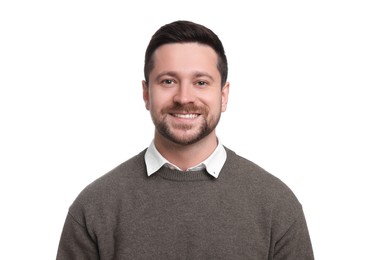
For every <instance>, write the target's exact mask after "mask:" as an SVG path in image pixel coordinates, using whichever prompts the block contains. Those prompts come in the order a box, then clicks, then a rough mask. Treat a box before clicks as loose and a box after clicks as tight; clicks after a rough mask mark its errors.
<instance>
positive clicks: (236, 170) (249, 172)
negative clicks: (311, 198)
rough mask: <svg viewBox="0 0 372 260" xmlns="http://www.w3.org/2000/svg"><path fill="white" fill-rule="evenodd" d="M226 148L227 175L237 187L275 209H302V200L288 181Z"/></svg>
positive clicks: (295, 210)
mask: <svg viewBox="0 0 372 260" xmlns="http://www.w3.org/2000/svg"><path fill="white" fill-rule="evenodd" d="M225 149H226V151H227V160H226V163H225V166H224V170H225V172H226V173H225V175H226V176H229V179H233V180H231V181H233V182H234V183H235V185H236V186H237V187H242V189H243V190H246V191H247V192H248V191H249V193H250V194H249V195H250V196H253V197H256V199H257V200H258V201H261V202H262V203H266V204H267V205H268V206H271V207H272V208H273V209H275V208H279V209H281V210H283V211H291V212H297V211H299V210H301V204H300V202H299V201H298V199H297V197H296V196H295V194H294V193H293V192H292V190H291V189H290V187H288V185H287V184H286V183H284V182H283V181H282V180H281V179H279V178H278V177H276V176H275V175H273V174H271V173H269V172H268V171H266V170H265V169H264V168H262V167H261V166H259V165H257V164H255V163H253V162H252V161H250V160H248V159H246V158H244V157H242V156H240V155H237V154H236V153H235V152H234V151H232V150H230V149H228V148H225Z"/></svg>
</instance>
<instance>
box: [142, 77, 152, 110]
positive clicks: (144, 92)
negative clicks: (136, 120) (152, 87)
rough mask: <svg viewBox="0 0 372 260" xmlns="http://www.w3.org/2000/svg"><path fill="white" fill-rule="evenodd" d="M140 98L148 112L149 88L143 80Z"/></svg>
mask: <svg viewBox="0 0 372 260" xmlns="http://www.w3.org/2000/svg"><path fill="white" fill-rule="evenodd" d="M142 98H143V101H145V107H146V109H147V110H149V109H150V104H149V102H150V101H149V86H148V85H147V82H146V81H145V80H142Z"/></svg>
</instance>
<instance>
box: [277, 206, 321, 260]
mask: <svg viewBox="0 0 372 260" xmlns="http://www.w3.org/2000/svg"><path fill="white" fill-rule="evenodd" d="M273 259H274V260H298V259H301V260H313V259H314V255H313V250H312V245H311V240H310V236H309V232H308V228H307V224H306V220H305V216H304V213H303V211H302V210H301V211H300V212H299V215H298V216H297V218H296V220H295V221H294V222H293V224H292V225H291V226H290V227H289V229H288V230H287V232H285V234H284V235H283V237H282V238H281V239H280V240H278V241H277V243H276V244H275V249H274V257H273Z"/></svg>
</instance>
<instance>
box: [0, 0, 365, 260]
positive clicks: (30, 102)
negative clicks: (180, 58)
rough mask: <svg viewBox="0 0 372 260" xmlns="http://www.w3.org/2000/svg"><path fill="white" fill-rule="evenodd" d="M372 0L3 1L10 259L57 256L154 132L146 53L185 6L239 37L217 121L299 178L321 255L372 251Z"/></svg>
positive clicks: (283, 173) (3, 194)
mask: <svg viewBox="0 0 372 260" xmlns="http://www.w3.org/2000/svg"><path fill="white" fill-rule="evenodd" d="M243 3H244V4H243ZM369 3H370V1H358V0H353V1H329V0H322V1H317V0H315V1H314V0H312V1H254V2H253V1H240V2H239V3H236V2H235V1H228V2H226V1H220V2H218V1H211V0H210V1H200V0H188V1H182V2H177V1H147V2H146V1H81V0H74V1H66V0H65V1H40V0H38V1H16V0H15V1H10V0H9V1H2V2H1V3H0V39H1V40H0V86H1V91H0V116H1V118H0V119H1V121H0V123H1V127H0V131H1V135H0V160H1V161H0V174H1V182H0V200H1V201H0V203H1V214H0V218H1V221H0V238H1V240H2V241H1V243H0V247H1V253H0V254H1V258H2V259H7V260H9V259H38V260H39V259H54V258H55V255H56V251H57V246H58V241H59V237H60V233H61V230H62V226H63V223H64V219H65V216H66V214H67V210H68V207H69V205H70V204H71V203H72V201H73V200H74V199H75V197H76V196H77V195H78V193H79V192H80V191H81V190H82V189H83V188H84V187H85V186H86V185H87V184H89V183H90V182H91V181H93V180H95V179H96V178H98V177H99V176H101V175H103V174H104V173H106V172H107V171H109V170H111V169H112V168H114V167H115V166H116V165H118V164H120V163H121V162H123V161H125V160H127V159H128V158H130V157H132V156H133V155H135V154H137V153H138V152H140V151H142V150H143V149H144V148H146V147H147V146H148V144H149V143H150V142H151V139H152V136H153V125H152V122H151V119H150V116H149V114H148V112H147V111H146V110H145V107H144V104H143V101H142V92H141V91H142V89H141V80H142V79H143V74H142V68H143V59H144V52H145V48H146V46H147V43H148V41H149V39H150V37H151V36H152V34H153V33H154V32H155V30H157V29H158V28H159V27H160V26H162V25H163V24H165V23H168V22H172V21H174V20H178V19H187V20H193V21H195V22H199V23H202V24H204V25H206V26H208V27H210V28H211V29H212V30H214V32H215V33H217V34H218V35H219V37H220V38H221V40H222V41H223V43H224V45H225V49H226V53H227V57H228V60H229V66H230V71H229V73H230V74H229V81H230V83H231V90H230V100H229V106H228V109H227V111H226V112H225V113H224V114H223V116H222V118H221V122H220V125H219V127H218V130H217V133H218V135H219V137H220V139H221V140H222V142H223V143H224V144H225V145H226V146H227V147H229V148H230V149H232V150H235V151H236V152H237V153H238V154H240V155H242V156H244V157H246V158H248V159H250V160H252V161H254V162H255V163H257V164H259V165H261V166H262V167H263V168H265V169H266V170H268V171H269V172H271V173H272V174H274V175H276V176H277V177H279V178H280V179H282V180H283V181H284V182H285V183H286V184H287V185H288V186H289V187H290V188H291V189H292V190H293V191H294V192H295V194H296V195H297V197H298V198H299V200H300V201H301V203H302V204H303V207H304V211H305V214H306V217H307V221H308V226H309V229H310V235H311V238H312V242H313V247H314V252H315V256H316V259H322V260H323V259H324V260H329V259H337V260H339V259H348V260H349V259H353V260H354V259H367V258H368V257H370V252H371V250H370V245H371V242H372V240H371V233H372V227H371V220H372V214H371V198H372V192H371V188H370V186H371V179H370V175H371V174H372V166H371V156H372V149H371V147H372V138H371V133H372V124H371V113H372V105H371V103H372V102H371V98H372V94H371V88H372V51H371V50H372V47H371V46H372V15H371V14H372V8H371V5H370V4H369Z"/></svg>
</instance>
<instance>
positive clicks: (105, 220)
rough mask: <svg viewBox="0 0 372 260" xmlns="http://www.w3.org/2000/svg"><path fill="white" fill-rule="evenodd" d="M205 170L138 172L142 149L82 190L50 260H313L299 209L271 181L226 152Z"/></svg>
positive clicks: (141, 168)
mask: <svg viewBox="0 0 372 260" xmlns="http://www.w3.org/2000/svg"><path fill="white" fill-rule="evenodd" d="M226 150H227V160H226V163H225V165H224V167H223V168H222V171H221V173H220V175H219V177H218V179H214V178H213V177H211V176H210V175H208V173H207V172H205V171H196V172H182V171H175V170H171V169H168V168H165V167H163V168H161V169H160V170H159V171H158V172H156V173H155V174H154V175H152V176H151V177H148V176H147V174H146V167H145V161H144V154H145V151H142V152H141V153H139V154H138V155H137V156H135V157H133V158H131V159H130V160H128V161H126V162H124V163H123V164H121V165H119V166H118V167H116V168H115V169H113V170H112V171H110V172H109V173H107V174H106V175H104V176H102V177H101V178H99V179H98V180H96V181H94V182H93V183H92V184H90V185H89V186H87V187H86V188H85V189H84V190H83V191H82V192H81V194H80V195H79V196H78V197H77V199H76V200H75V201H74V203H73V204H72V205H71V207H70V209H69V213H68V215H67V218H66V222H65V225H64V228H63V231H62V235H61V240H60V244H59V248H58V253H57V260H74V259H76V260H85V259H89V260H92V259H101V260H106V259H120V260H122V259H130V260H134V259H159V260H166V259H192V260H197V259H213V260H214V259H224V260H230V259H231V260H238V259H252V260H260V259H276V260H278V259H286V260H290V259H293V260H307V259H314V257H313V252H312V247H311V242H310V238H309V233H308V230H307V226H306V221H305V217H304V214H303V211H302V207H301V204H300V203H299V202H298V200H297V199H296V197H295V196H294V194H293V193H292V192H291V191H290V189H289V188H288V187H287V186H286V185H285V184H284V183H283V182H281V181H280V180H279V179H278V178H276V177H274V176H273V175H271V174H269V173H267V172H266V171H265V170H263V169H262V168H260V167H258V166H257V165H255V164H254V163H252V162H250V161H248V160H246V159H244V158H242V157H240V156H238V155H237V154H235V153H234V152H233V151H231V150H229V149H227V148H226Z"/></svg>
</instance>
